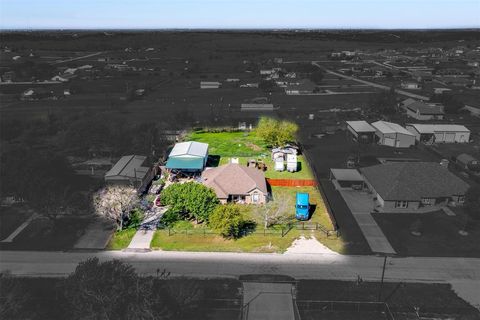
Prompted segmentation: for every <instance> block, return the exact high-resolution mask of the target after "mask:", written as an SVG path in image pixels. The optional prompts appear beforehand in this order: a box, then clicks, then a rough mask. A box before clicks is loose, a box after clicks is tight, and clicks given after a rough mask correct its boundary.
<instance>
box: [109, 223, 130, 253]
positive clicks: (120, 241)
mask: <svg viewBox="0 0 480 320" xmlns="http://www.w3.org/2000/svg"><path fill="white" fill-rule="evenodd" d="M136 232H137V229H134V228H132V229H125V230H122V231H117V232H115V233H114V234H113V236H112V238H111V239H110V242H109V243H108V245H107V250H121V249H125V248H126V247H128V245H129V244H130V241H132V238H133V236H134V235H135V233H136Z"/></svg>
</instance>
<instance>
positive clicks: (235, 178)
mask: <svg viewBox="0 0 480 320" xmlns="http://www.w3.org/2000/svg"><path fill="white" fill-rule="evenodd" d="M202 183H203V184H204V185H205V186H207V187H210V188H212V189H213V190H215V193H216V195H217V197H218V199H219V200H220V202H221V203H223V204H225V203H227V202H237V203H245V204H263V203H265V202H267V198H268V190H267V182H266V180H265V175H264V174H263V172H262V171H261V170H258V169H256V168H253V167H246V166H242V165H239V164H235V163H229V164H226V165H223V166H220V167H217V168H210V169H207V170H205V171H204V172H203V173H202Z"/></svg>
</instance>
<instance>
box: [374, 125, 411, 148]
mask: <svg viewBox="0 0 480 320" xmlns="http://www.w3.org/2000/svg"><path fill="white" fill-rule="evenodd" d="M372 127H374V128H375V130H376V131H375V134H376V135H377V137H378V143H379V144H381V145H384V146H389V147H396V148H408V147H410V146H413V145H414V144H415V135H414V134H412V133H411V132H410V131H408V130H407V129H405V128H404V127H402V126H400V125H398V124H396V123H392V122H387V121H377V122H374V123H372Z"/></svg>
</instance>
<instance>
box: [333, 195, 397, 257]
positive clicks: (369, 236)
mask: <svg viewBox="0 0 480 320" xmlns="http://www.w3.org/2000/svg"><path fill="white" fill-rule="evenodd" d="M339 192H340V194H341V195H342V197H343V199H344V200H345V203H346V204H347V206H348V208H349V209H350V211H351V212H352V215H353V217H354V218H355V220H356V221H357V223H358V226H359V227H360V229H361V230H362V233H363V236H364V237H365V239H366V240H367V242H368V245H369V246H370V249H371V250H372V251H373V252H374V253H384V254H395V253H396V252H395V250H394V249H393V248H392V246H391V245H390V242H388V239H387V237H385V235H384V234H383V231H382V229H380V227H379V226H378V224H377V222H376V221H375V219H373V217H372V215H371V214H370V213H371V212H372V211H373V199H372V198H371V196H370V195H369V194H367V193H365V192H360V191H355V190H339Z"/></svg>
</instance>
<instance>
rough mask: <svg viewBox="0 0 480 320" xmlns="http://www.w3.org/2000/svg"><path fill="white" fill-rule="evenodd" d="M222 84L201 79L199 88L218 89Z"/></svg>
mask: <svg viewBox="0 0 480 320" xmlns="http://www.w3.org/2000/svg"><path fill="white" fill-rule="evenodd" d="M221 86H222V84H221V83H220V82H218V81H201V82H200V89H218V88H220V87H221Z"/></svg>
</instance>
